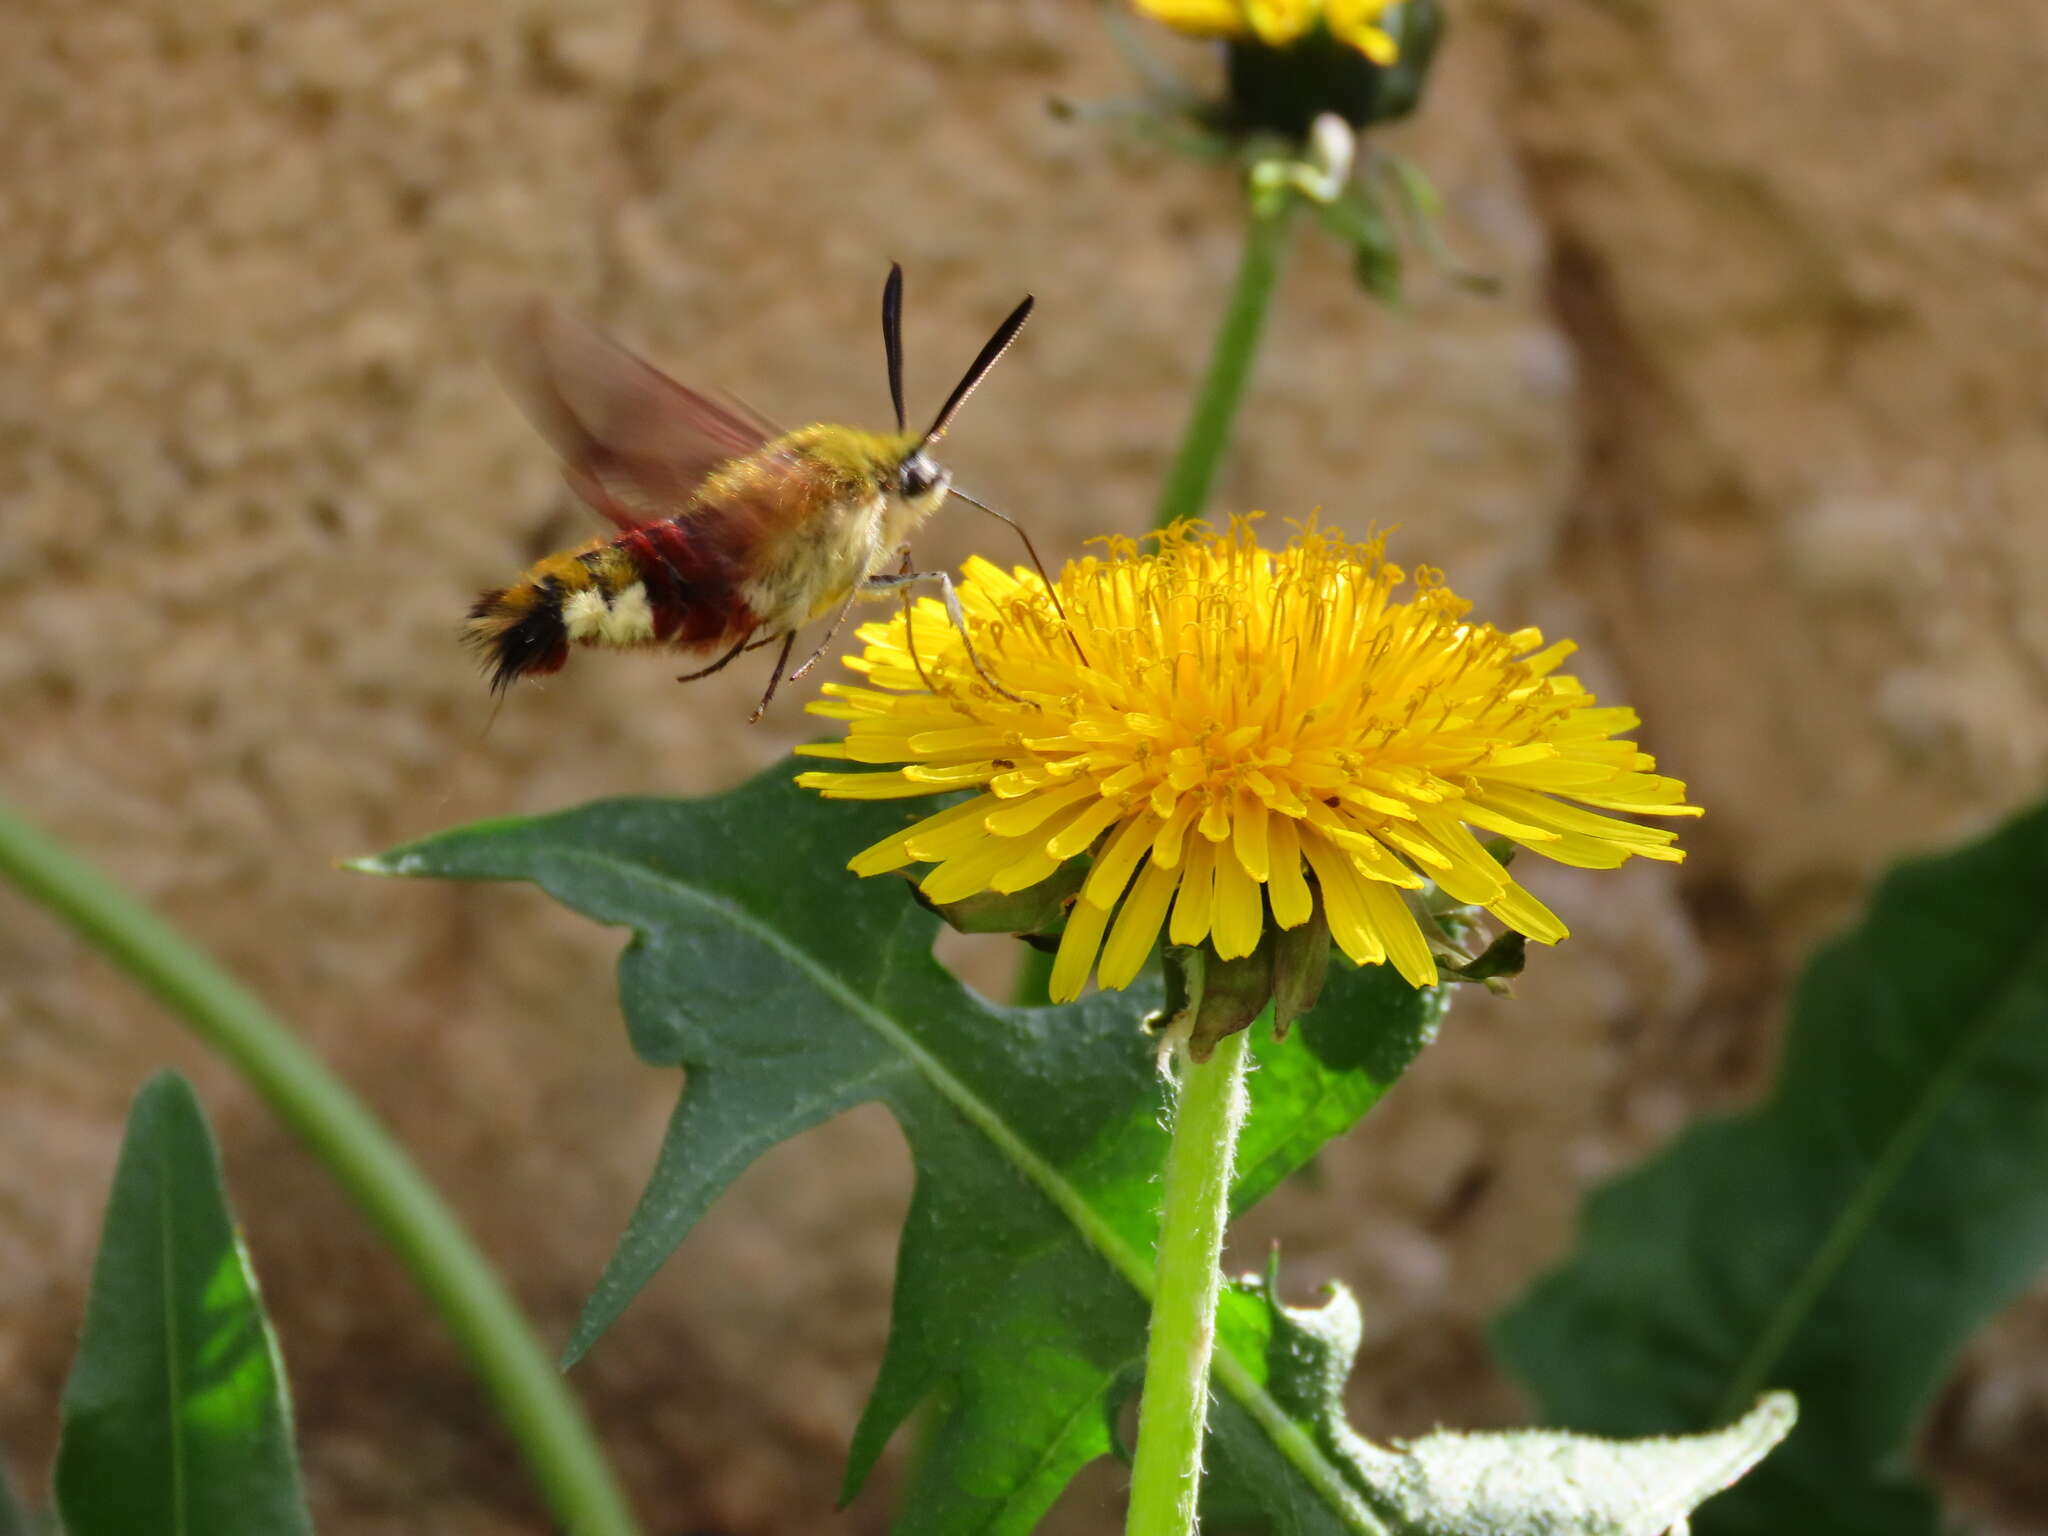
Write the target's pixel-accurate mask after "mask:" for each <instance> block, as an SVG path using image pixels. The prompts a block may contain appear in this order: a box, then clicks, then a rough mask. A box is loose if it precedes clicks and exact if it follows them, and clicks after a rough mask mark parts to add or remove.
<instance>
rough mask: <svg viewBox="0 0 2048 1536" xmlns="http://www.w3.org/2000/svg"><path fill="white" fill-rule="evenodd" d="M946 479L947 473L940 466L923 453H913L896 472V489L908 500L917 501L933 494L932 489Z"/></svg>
mask: <svg viewBox="0 0 2048 1536" xmlns="http://www.w3.org/2000/svg"><path fill="white" fill-rule="evenodd" d="M944 478H945V471H944V470H942V469H940V468H939V466H938V465H936V464H934V463H933V462H932V461H931V460H930V459H929V458H927V457H926V456H925V455H924V454H922V453H913V454H912V455H911V456H910V457H909V458H907V459H905V460H904V461H903V465H902V467H901V468H900V469H898V470H897V471H896V489H897V492H898V494H900V495H902V496H903V497H904V498H905V499H906V500H910V501H915V500H917V499H918V498H919V497H920V496H927V495H929V494H931V489H932V487H933V486H935V485H937V484H938V483H939V482H940V481H941V480H943V479H944Z"/></svg>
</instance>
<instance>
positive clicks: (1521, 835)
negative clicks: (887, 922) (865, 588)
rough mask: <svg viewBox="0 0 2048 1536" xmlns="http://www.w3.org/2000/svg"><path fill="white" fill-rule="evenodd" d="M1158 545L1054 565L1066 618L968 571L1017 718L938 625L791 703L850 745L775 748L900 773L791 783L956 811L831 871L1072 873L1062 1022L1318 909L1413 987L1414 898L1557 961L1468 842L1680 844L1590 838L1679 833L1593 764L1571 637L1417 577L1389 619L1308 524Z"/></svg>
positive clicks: (999, 574)
mask: <svg viewBox="0 0 2048 1536" xmlns="http://www.w3.org/2000/svg"><path fill="white" fill-rule="evenodd" d="M1156 537H1157V539H1158V541H1159V544H1158V549H1157V552H1156V553H1141V552H1140V550H1139V548H1138V546H1137V545H1136V544H1135V543H1133V542H1132V541H1130V540H1127V539H1114V540H1109V541H1107V543H1108V554H1107V556H1106V557H1095V556H1091V557H1089V558H1087V559H1084V560H1081V561H1078V562H1073V563H1070V564H1069V565H1068V566H1067V567H1066V568H1065V570H1063V571H1062V572H1061V574H1060V578H1059V582H1058V587H1057V591H1058V598H1059V607H1060V609H1063V610H1064V613H1065V615H1066V620H1065V621H1064V622H1063V621H1062V619H1061V618H1060V616H1059V613H1058V612H1057V611H1056V610H1055V607H1054V605H1053V603H1052V601H1051V600H1050V599H1049V597H1048V593H1047V589H1046V586H1045V584H1044V582H1043V581H1042V580H1040V579H1039V578H1038V577H1037V576H1036V575H1034V574H1032V573H1030V572H1028V571H1024V570H1021V569H1020V570H1010V571H1004V570H1002V569H1000V568H998V567H996V566H994V565H992V564H990V563H989V562H987V561H985V560H981V559H975V560H972V561H970V562H969V563H968V565H967V567H966V570H965V577H964V580H963V581H962V582H961V583H960V588H959V591H960V599H961V603H962V605H963V607H964V609H965V612H966V615H967V619H968V627H969V629H970V630H971V632H972V634H973V639H974V645H975V648H976V650H977V652H978V653H979V655H980V656H981V658H982V661H983V663H984V664H985V665H986V666H987V668H988V669H989V672H990V674H991V675H992V676H993V677H995V678H996V679H997V680H998V681H999V682H1001V683H1002V684H1003V686H1004V687H1005V688H1006V689H1008V690H1009V691H1010V692H1012V693H1015V694H1017V695H1018V696H1019V699H1018V700H1012V699H1007V698H1004V697H1002V696H1001V695H1000V694H998V693H997V692H996V691H994V690H993V689H990V688H989V687H987V686H986V685H985V684H984V683H982V682H981V681H980V680H979V678H978V677H977V676H976V674H975V671H974V668H973V666H972V663H971V662H970V660H969V658H968V656H967V652H966V649H965V647H964V645H963V644H962V641H961V638H960V635H959V633H958V631H957V630H955V629H954V628H953V626H952V625H951V624H950V623H949V622H948V620H947V618H946V614H945V611H944V609H943V608H942V607H941V606H940V605H939V604H938V603H936V602H934V601H931V600H929V599H927V600H926V601H924V602H922V603H920V604H919V605H918V607H917V610H916V613H915V616H914V625H915V628H914V631H913V632H911V633H909V634H906V623H905V619H904V617H903V615H901V614H898V615H897V616H896V617H894V618H893V619H890V620H888V621H886V622H877V623H870V624H867V625H865V626H863V627H862V629H861V630H860V638H861V639H862V640H863V641H864V642H865V643H866V649H865V651H864V653H863V654H861V655H859V656H854V657H848V658H847V665H848V666H849V667H851V668H852V669H853V670H855V671H856V672H859V673H862V674H864V675H865V679H866V684H865V686H856V685H849V684H831V685H828V686H827V688H826V689H825V693H826V695H827V696H826V697H825V698H823V699H821V700H820V701H818V702H816V703H814V704H813V705H812V706H811V708H812V710H813V711H815V712H816V713H819V714H822V715H828V716H831V717H833V718H836V719H841V720H844V721H846V722H847V734H846V736H845V738H844V739H843V740H841V741H837V742H830V743H825V744H821V745H816V746H810V747H801V748H799V749H798V750H799V751H800V752H805V753H808V754H809V755H812V756H817V757H828V758H839V759H842V760H845V761H848V762H852V763H860V764H869V765H877V766H881V765H895V766H893V767H889V768H888V769H887V771H884V772H868V773H836V772H834V773H826V772H814V773H806V774H803V775H801V776H800V777H799V779H798V782H799V783H801V784H805V785H807V786H809V787H811V788H814V789H817V790H819V791H821V792H823V793H824V794H825V795H827V796H832V797H838V798H845V799H880V798H889V799H894V798H903V797H912V796H922V795H937V794H944V793H948V792H959V791H962V790H966V791H971V794H970V796H969V798H968V799H966V800H965V801H962V802H961V803H959V804H956V805H952V806H949V807H948V808H946V809H944V810H942V811H940V812H938V813H937V814H936V815H933V816H929V817H926V818H925V819H924V820H922V821H919V822H917V823H916V824H915V825H912V826H910V827H908V828H907V829H906V830H904V831H902V832H897V833H892V834H890V835H889V836H888V837H886V838H884V839H883V840H882V841H881V842H879V843H876V844H875V845H874V846H873V847H871V848H868V849H866V850H865V851H864V852H862V853H860V854H859V855H858V856H856V857H855V858H854V859H853V861H852V863H851V866H850V867H851V868H852V869H853V870H854V871H855V872H857V873H859V874H862V875H876V874H882V873H885V872H887V871H890V870H895V869H900V868H903V867H904V866H907V865H911V864H918V863H924V864H930V865H932V866H933V867H932V869H931V870H930V872H929V873H927V874H925V875H924V877H923V879H922V881H921V884H920V888H921V889H922V891H923V892H924V894H925V895H926V896H927V897H929V898H930V899H931V900H932V901H934V902H939V903H945V902H953V901H958V900H961V899H962V898H965V897H968V896H972V895H975V894H977V893H980V892H983V891H994V892H1014V891H1021V890H1024V889H1026V888H1028V887H1031V886H1034V885H1036V884H1038V883H1039V882H1040V881H1043V880H1045V879H1047V878H1048V877H1049V876H1051V875H1052V874H1053V873H1054V872H1055V871H1056V870H1058V869H1059V868H1060V866H1061V865H1062V864H1064V863H1065V862H1067V861H1068V860H1070V859H1075V858H1078V857H1080V856H1081V855H1083V854H1088V855H1091V857H1092V863H1091V865H1090V866H1089V868H1088V872H1087V876H1086V879H1085V880H1084V881H1083V882H1082V884H1081V888H1080V892H1079V896H1078V898H1077V899H1076V900H1075V901H1074V903H1073V906H1072V909H1071V912H1070V913H1069V915H1068V919H1067V924H1066V928H1065V931H1064V934H1063V935H1062V937H1061V940H1060V947H1059V955H1058V959H1057V961H1056V963H1055V966H1054V970H1053V978H1052V987H1051V990H1052V996H1053V998H1054V999H1055V1000H1056V1001H1065V1000H1067V999H1071V998H1073V997H1076V996H1078V995H1079V993H1080V992H1081V990H1082V988H1083V986H1084V985H1085V984H1086V981H1087V979H1088V974H1089V972H1090V971H1091V970H1094V971H1095V972H1096V974H1097V979H1098V980H1099V981H1100V983H1101V985H1103V986H1105V987H1122V986H1125V985H1128V984H1129V983H1130V982H1131V980H1132V979H1133V978H1135V977H1136V976H1137V974H1138V972H1139V970H1140V968H1141V967H1142V966H1143V965H1144V963H1145V959H1146V957H1147V955H1148V954H1150V952H1151V950H1152V947H1153V945H1154V943H1155V942H1156V941H1157V940H1158V939H1159V937H1160V935H1161V933H1162V931H1163V932H1164V933H1165V935H1166V937H1167V939H1168V940H1169V941H1170V942H1172V943H1174V944H1181V945H1203V944H1207V945H1208V946H1210V947H1211V949H1213V951H1214V953H1215V955H1216V956H1217V957H1218V958H1219V959H1220V960H1226V961H1227V960H1232V959H1236V958H1240V957H1243V956H1247V955H1250V954H1251V953H1252V952H1253V951H1254V950H1255V949H1256V948H1257V947H1258V945H1259V942H1260V939H1261V936H1262V935H1263V934H1264V933H1265V932H1266V930H1267V927H1268V925H1269V924H1271V925H1273V926H1275V927H1277V928H1281V929H1291V928H1296V927H1298V926H1300V925H1301V924H1303V923H1305V922H1307V921H1309V920H1310V918H1311V917H1312V916H1313V915H1314V913H1315V910H1316V906H1317V903H1318V901H1320V904H1321V906H1322V909H1323V912H1324V915H1325V918H1326V920H1327V922H1328V924H1329V928H1330V932H1331V936H1332V938H1333V939H1334V940H1335V942H1336V944H1337V946H1338V947H1339V948H1341V949H1342V950H1343V951H1344V952H1345V953H1346V954H1347V955H1349V956H1350V957H1351V958H1352V959H1353V960H1354V961H1356V962H1358V963H1359V964H1361V965H1366V964H1375V963H1378V962H1382V961H1391V962H1392V964H1393V965H1394V966H1395V968H1396V969H1398V970H1399V971H1400V973H1401V974H1402V975H1403V976H1404V977H1406V978H1407V979H1408V980H1409V981H1410V982H1412V983H1413V984H1414V985H1416V986H1432V985H1434V984H1435V983H1436V981H1437V967H1436V961H1435V958H1434V957H1433V955H1432V953H1431V950H1430V946H1429V942H1428V940H1427V939H1426V938H1425V936H1424V930H1423V928H1422V926H1421V923H1420V921H1418V918H1417V916H1416V913H1415V909H1414V908H1413V907H1412V906H1411V905H1410V903H1409V901H1408V899H1407V897H1406V896H1405V895H1404V893H1406V892H1411V891H1417V890H1419V889H1421V888H1422V887H1423V886H1424V884H1425V882H1426V881H1434V882H1435V883H1436V885H1437V886H1438V887H1440V888H1441V889H1442V890H1443V891H1444V892H1445V893H1447V894H1448V895H1449V896H1451V897H1452V898H1454V899H1455V900H1457V901H1459V902H1463V903H1469V904H1472V905H1476V906H1480V907H1483V908H1485V909H1486V910H1487V911H1488V912H1490V913H1492V914H1493V915H1494V916H1495V917H1496V918H1497V919H1499V920H1500V921H1501V922H1502V923H1503V924H1505V925H1506V926H1507V927H1509V928H1512V929H1514V930H1515V931H1517V932H1519V933H1522V934H1524V935H1526V936H1527V937H1529V938H1531V939H1534V940H1536V941H1537V942H1539V943H1545V944H1552V943H1555V942H1557V941H1558V940H1559V939H1562V938H1563V937H1564V936H1565V933H1566V929H1565V925H1564V924H1563V923H1562V922H1561V921H1560V920H1559V919H1558V918H1557V917H1556V916H1555V915H1554V914H1553V913H1552V912H1551V911H1550V910H1549V908H1547V907H1545V906H1544V905H1543V904H1542V903H1541V902H1539V901H1538V900H1537V899H1536V898H1535V897H1533V896H1531V895H1530V894H1529V893H1528V892H1527V891H1526V890H1524V889H1523V888H1522V887H1521V885H1520V884H1518V883H1517V882H1516V881H1515V880H1514V879H1513V878H1512V877H1511V876H1510V875H1509V874H1508V872H1507V870H1506V869H1504V868H1503V867H1502V865H1501V864H1500V862H1499V861H1498V860H1497V859H1495V858H1494V856H1493V855H1492V854H1491V853H1489V852H1488V851H1487V849H1486V848H1485V847H1484V846H1483V845H1482V844H1481V842H1480V840H1479V837H1478V836H1477V835H1475V833H1484V834H1497V835H1499V836H1501V837H1505V838H1507V839H1510V840H1511V841H1513V842H1515V843H1518V844H1521V845H1522V846H1523V847H1526V848H1528V849H1530V850H1532V851H1534V852H1537V853H1541V854H1543V855H1545V856H1547V857H1549V858H1552V859H1556V860H1557V861H1559V862H1560V863H1564V864H1571V865H1577V866H1579V867H1581V868H1590V869H1608V868H1613V867H1615V866H1617V865H1619V864H1622V863H1623V862H1625V861H1626V860H1627V859H1628V858H1629V857H1630V856H1631V855H1640V856H1641V857H1643V858H1649V859H1664V860H1671V861H1676V860H1677V859H1679V858H1681V857H1682V854H1681V853H1680V852H1679V850H1678V849H1677V848H1676V847H1675V846H1674V843H1675V842H1676V838H1677V834H1676V833H1675V832H1672V831H1669V830H1666V829H1664V828H1661V827H1647V826H1641V825H1638V824H1636V823H1634V822H1631V821H1624V820H1621V819H1619V818H1618V817H1616V816H1614V815H1611V814H1608V813H1610V812H1616V811H1619V812H1626V813H1632V814H1649V815H1666V816H1670V815H1681V816H1690V815H1697V814H1698V809H1697V808H1696V807H1694V806H1690V805H1687V804H1685V803H1684V797H1685V786H1684V785H1683V784H1681V783H1680V782H1679V781H1678V780H1676V779H1672V778H1665V777H1662V776H1659V775H1658V774H1656V773H1655V772H1653V771H1652V770H1653V769H1654V768H1655V766H1656V764H1655V760H1654V759H1652V758H1651V757H1650V756H1649V755H1648V754H1646V753H1644V752H1640V751H1638V750H1637V749H1636V746H1635V744H1634V743H1633V742H1630V741H1618V740H1615V739H1614V738H1615V737H1616V736H1618V735H1619V734H1621V733H1623V732H1626V731H1629V730H1632V729H1634V727H1635V726H1636V724H1637V719H1636V715H1635V713H1634V711H1632V710H1628V709H1619V708H1613V707H1606V708H1602V707H1598V706H1597V705H1596V704H1595V701H1594V698H1593V696H1592V694H1590V693H1588V692H1587V691H1586V689H1585V688H1584V687H1583V686H1582V685H1581V684H1580V683H1579V682H1578V681H1577V679H1575V678H1573V677H1571V676H1569V675H1568V674H1565V673H1561V672H1559V671H1558V670H1557V668H1558V666H1559V664H1560V663H1561V662H1562V661H1563V660H1564V659H1565V657H1566V656H1568V655H1569V654H1570V653H1571V651H1572V649H1573V647H1572V645H1571V644H1570V642H1568V641H1560V642H1558V643H1556V644H1553V645H1545V644H1544V641H1543V636H1542V635H1541V633H1539V632H1538V631H1536V630H1534V629H1520V630H1515V631H1513V632H1503V631H1501V630H1498V629H1495V628H1493V627H1492V626H1491V625H1487V624H1480V623H1475V622H1473V621H1471V620H1470V619H1468V618H1467V617H1466V613H1467V611H1468V609H1469V606H1470V605H1469V604H1467V603H1465V602H1464V601H1462V600H1461V599H1459V598H1458V597H1456V596H1455V595H1453V594H1452V593H1451V592H1450V591H1449V590H1448V589H1447V588H1446V587H1444V586H1443V584H1442V581H1441V578H1440V576H1439V575H1438V574H1437V573H1436V572H1434V571H1431V570H1428V569H1421V570H1418V571H1416V572H1415V579H1414V584H1413V588H1412V590H1411V591H1410V592H1409V594H1408V595H1407V596H1406V597H1405V598H1404V597H1397V589H1398V588H1400V587H1401V586H1402V585H1403V583H1404V582H1405V581H1406V579H1407V578H1406V576H1405V575H1404V573H1403V572H1402V570H1401V568H1400V567H1399V566H1396V565H1392V564H1389V563H1388V562H1387V561H1386V560H1385V559H1384V558H1383V550H1382V541H1380V540H1374V541H1372V542H1370V543H1365V544H1354V543H1351V542H1348V541H1347V540H1346V539H1345V538H1344V537H1343V536H1342V535H1341V534H1340V533H1337V532H1335V531H1334V530H1329V529H1321V528H1317V527H1314V526H1310V527H1307V528H1304V529H1302V530H1301V531H1299V532H1298V533H1297V535H1296V537H1295V538H1294V539H1293V540H1292V541H1291V542H1290V543H1289V544H1288V545H1287V547H1286V548H1284V549H1282V550H1279V551H1277V552H1274V551H1267V550H1264V549H1261V548H1260V547H1259V546H1258V543H1257V541H1256V539H1255V538H1254V536H1253V532H1252V528H1251V525H1250V522H1249V521H1246V520H1239V521H1237V522H1236V523H1234V525H1233V527H1232V529H1231V531H1230V532H1229V533H1227V534H1221V535H1218V534H1214V533H1212V532H1210V531H1209V530H1208V529H1206V528H1205V527H1204V526H1203V525H1201V524H1188V523H1183V524H1180V525H1178V526H1176V527H1175V528H1172V529H1170V530H1168V531H1167V532H1166V533H1164V534H1160V535H1157V536H1156ZM913 639H914V641H915V654H914V655H913V653H912V649H911V646H910V644H909V643H908V642H909V641H910V640H913ZM1020 700H1021V702H1020ZM1098 960H1099V964H1098Z"/></svg>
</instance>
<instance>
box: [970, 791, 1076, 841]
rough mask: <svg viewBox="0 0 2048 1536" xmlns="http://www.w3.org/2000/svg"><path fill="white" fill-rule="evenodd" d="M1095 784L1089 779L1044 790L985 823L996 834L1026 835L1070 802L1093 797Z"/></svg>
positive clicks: (1014, 803) (1014, 804)
mask: <svg viewBox="0 0 2048 1536" xmlns="http://www.w3.org/2000/svg"><path fill="white" fill-rule="evenodd" d="M1094 793H1095V786H1094V785H1093V784H1091V783H1089V782H1088V781H1087V780H1085V779H1084V780H1082V781H1081V782H1080V783H1078V784H1063V785H1061V786H1060V787H1059V788H1057V789H1043V790H1040V791H1039V792H1038V793H1037V794H1035V795H1032V796H1030V797H1028V798H1027V799H1023V800H1013V801H1011V802H1010V803H1009V804H1008V805H1006V806H1004V807H1003V808H1002V809H1001V810H999V811H997V812H995V813H994V814H993V815H991V816H990V817H989V818H988V821H987V822H986V823H985V825H986V827H987V829H988V832H989V835H990V836H992V837H1022V836H1024V835H1025V834H1026V833H1027V832H1031V831H1034V830H1035V829H1036V828H1037V827H1038V826H1039V825H1040V824H1042V823H1043V822H1045V821H1046V820H1047V819H1048V818H1049V817H1051V815H1052V814H1053V813H1054V812H1055V811H1063V810H1065V809H1066V808H1067V807H1068V806H1070V805H1078V804H1080V803H1081V802H1082V801H1083V800H1087V799H1089V798H1091V797H1092V796H1093V795H1094Z"/></svg>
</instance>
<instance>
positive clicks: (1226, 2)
mask: <svg viewBox="0 0 2048 1536" xmlns="http://www.w3.org/2000/svg"><path fill="white" fill-rule="evenodd" d="M1133 3H1134V4H1135V5H1136V6H1137V7H1138V9H1139V10H1141V11H1143V12H1144V13H1145V14H1146V15H1148V16H1150V17H1152V18H1153V19H1154V20H1155V21H1163V22H1165V23H1166V25H1168V26H1169V27H1172V28H1173V29H1174V30H1175V31H1176V32H1188V33H1192V34H1193V35H1194V36H1196V37H1242V36H1243V35H1244V12H1243V9H1242V8H1241V7H1240V5H1239V3H1238V0H1133Z"/></svg>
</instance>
